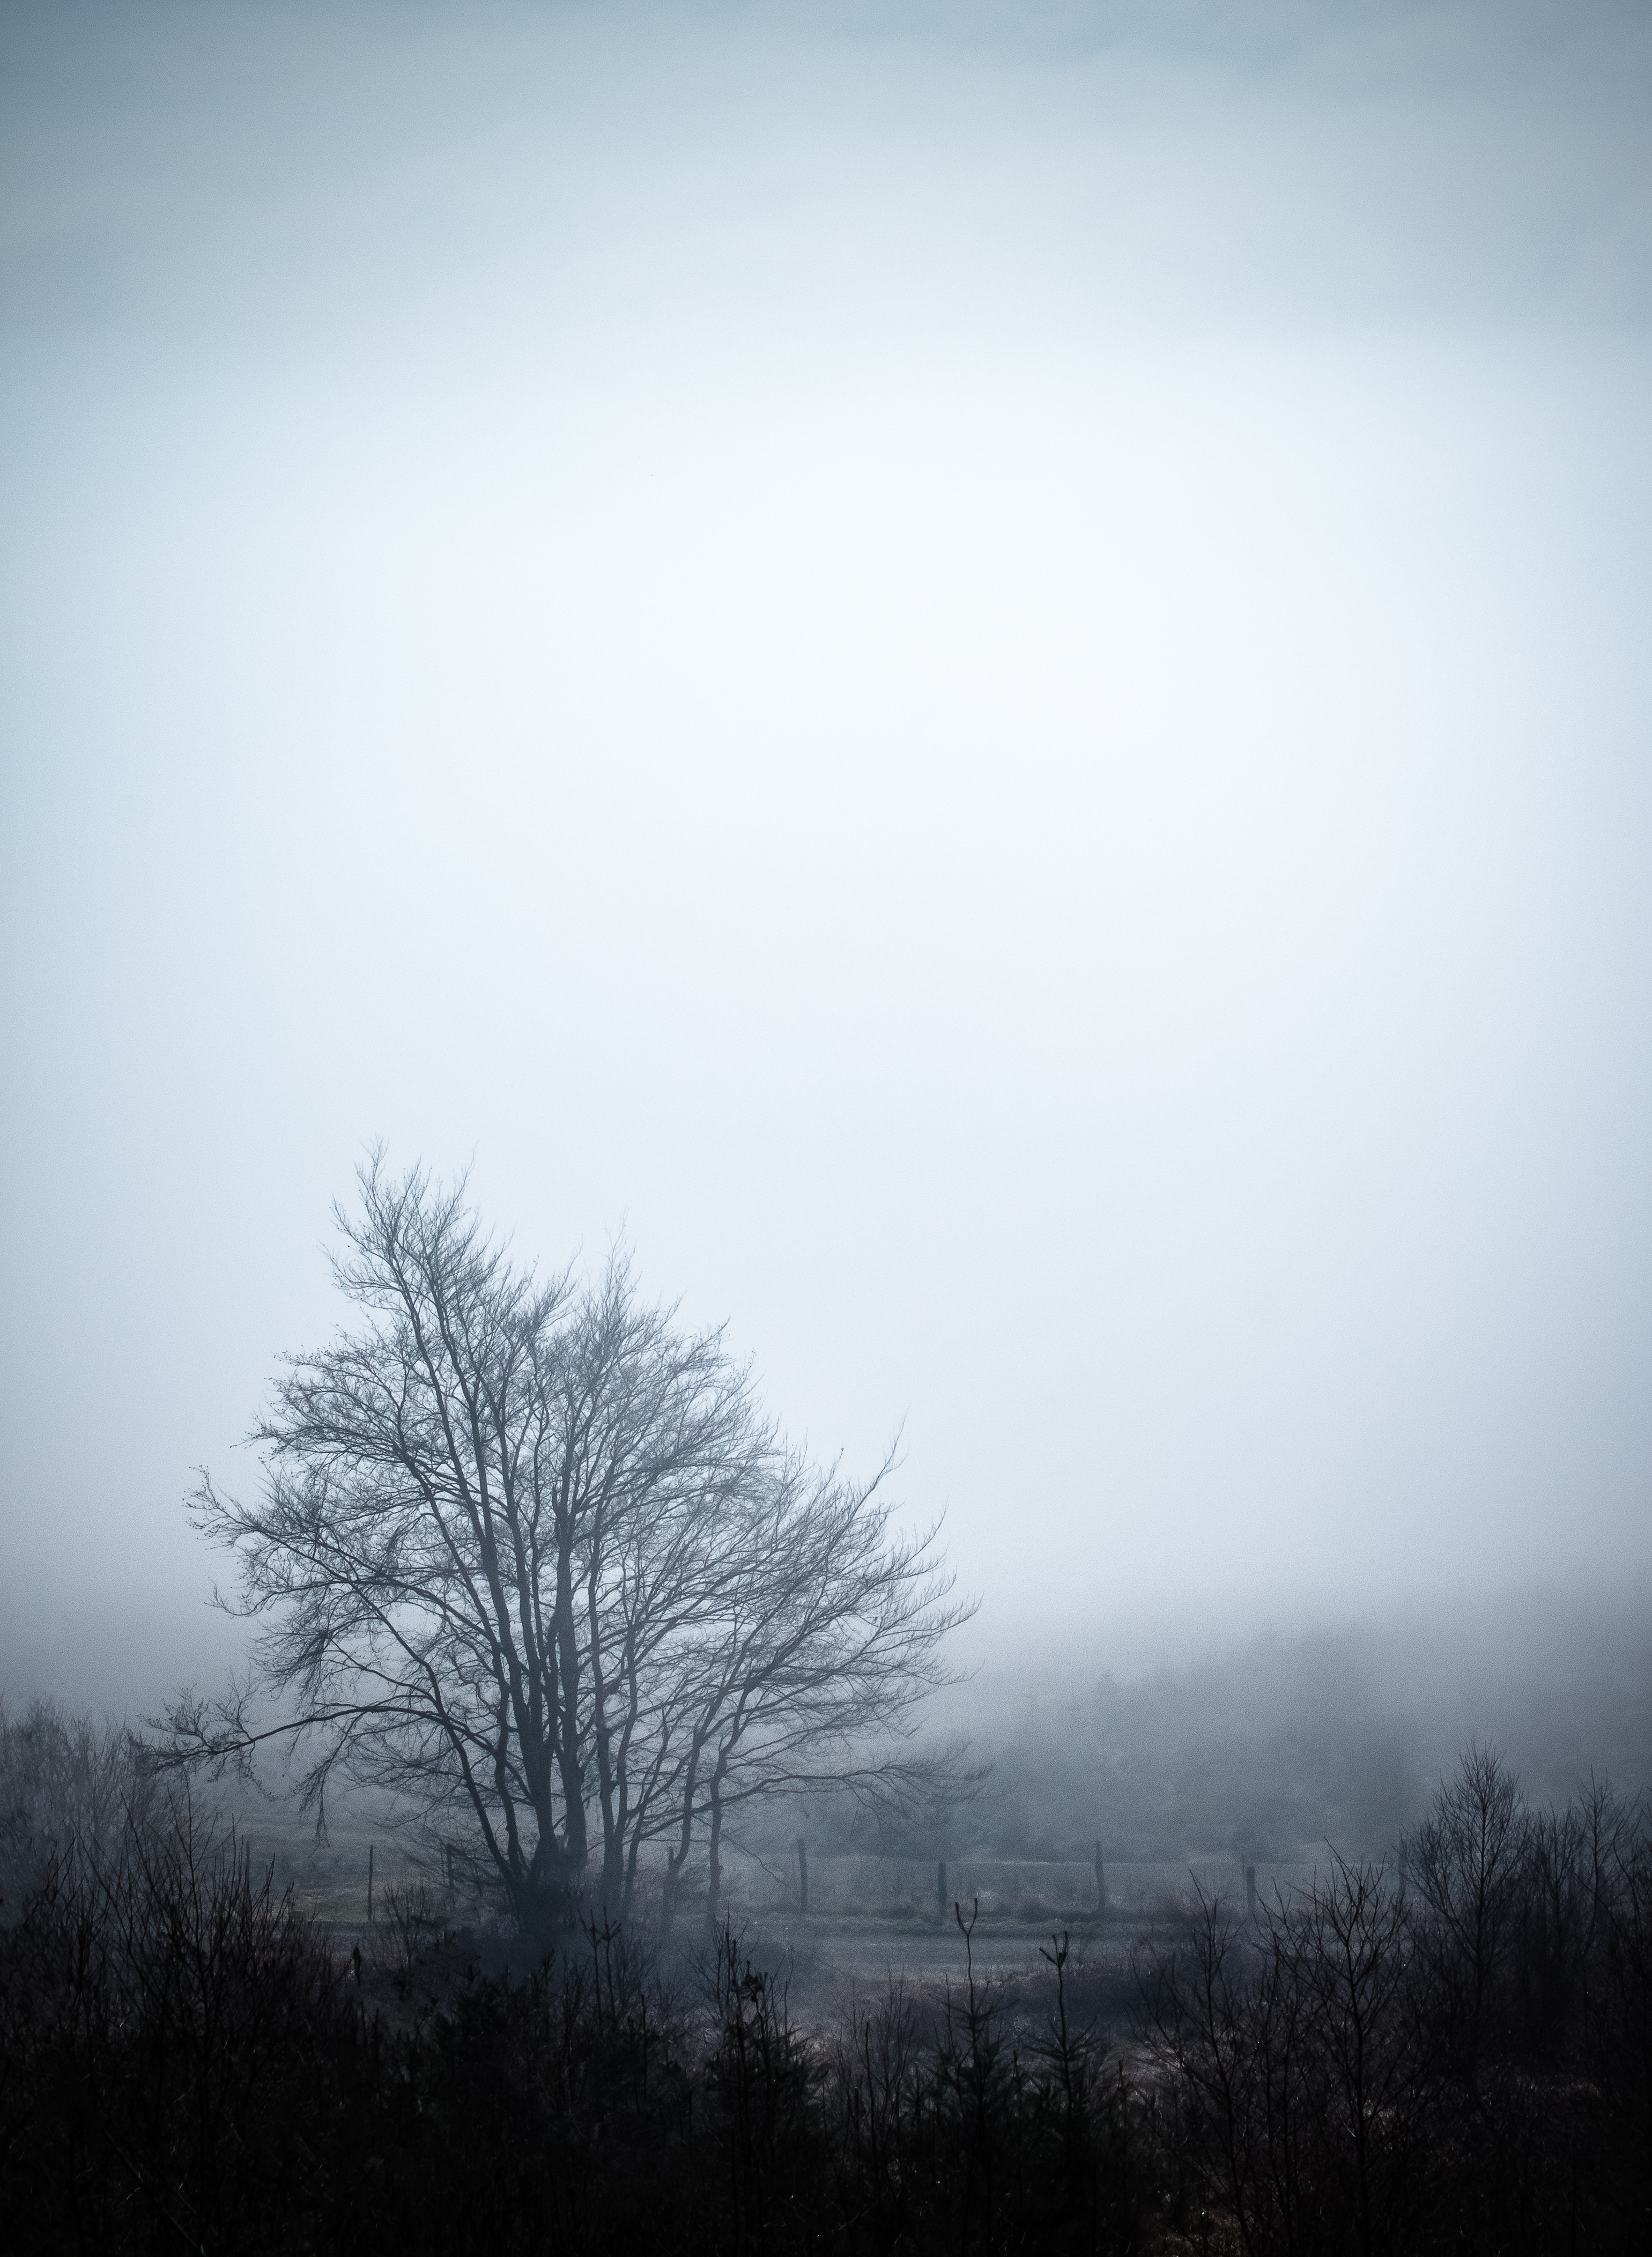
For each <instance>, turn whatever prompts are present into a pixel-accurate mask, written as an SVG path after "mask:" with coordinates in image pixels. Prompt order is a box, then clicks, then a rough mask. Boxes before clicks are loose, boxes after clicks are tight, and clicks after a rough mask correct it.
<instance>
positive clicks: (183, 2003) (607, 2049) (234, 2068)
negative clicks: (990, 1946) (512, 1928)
mask: <svg viewBox="0 0 1652 2257" xmlns="http://www.w3.org/2000/svg"><path fill="white" fill-rule="evenodd" d="M1403 1872H1404V1879H1403V1883H1402V1882H1401V1873H1400V1870H1399V1869H1397V1868H1396V1867H1395V1866H1393V1865H1390V1866H1389V1867H1388V1868H1387V1869H1386V1870H1385V1869H1379V1868H1375V1867H1373V1866H1368V1865H1358V1864H1349V1863H1345V1862H1343V1861H1341V1860H1339V1859H1337V1858H1336V1857H1334V1856H1333V1857H1331V1859H1330V1860H1329V1862H1328V1864H1327V1867H1326V1869H1325V1871H1324V1876H1323V1878H1321V1879H1320V1880H1319V1881H1318V1882H1317V1884H1316V1886H1315V1887H1314V1888H1313V1889H1312V1890H1311V1891H1310V1892H1307V1893H1301V1894H1299V1895H1297V1896H1296V1897H1295V1898H1294V1899H1292V1900H1289V1901H1288V1902H1286V1901H1280V1902H1276V1903H1275V1904H1274V1905H1273V1906H1272V1907H1268V1906H1265V1905H1259V1906H1257V1907H1255V1908H1254V1909H1253V1910H1252V1911H1250V1912H1248V1913H1244V1912H1243V1909H1242V1908H1239V1910H1238V1911H1230V1909H1229V1908H1228V1907H1225V1905H1223V1904H1221V1903H1219V1902H1216V1901H1212V1900H1207V1899H1204V1898H1199V1897H1195V1898H1194V1899H1193V1900H1190V1903H1189V1905H1188V1907H1186V1909H1185V1911H1184V1913H1183V1915H1181V1916H1180V1917H1179V1918H1178V1919H1177V1920H1175V1921H1172V1922H1169V1923H1168V1924H1166V1925H1165V1926H1164V1927H1163V1928H1162V1929H1161V1933H1160V1935H1159V1936H1158V1937H1157V1939H1156V1940H1155V1941H1154V1942H1153V1943H1152V1945H1151V1946H1149V1947H1147V1948H1145V1949H1144V1950H1143V1951H1142V1953H1141V1955H1140V1959H1139V1964H1138V1970H1137V1982H1136V1986H1135V1987H1136V2002H1135V2006H1134V2008H1133V2013H1132V2015H1131V2017H1130V2019H1129V2022H1128V2025H1127V2027H1126V2026H1120V2025H1119V2023H1118V2021H1117V2020H1114V2022H1113V2023H1112V2026H1110V2027H1100V2026H1098V2024H1097V2022H1096V2021H1094V2020H1091V2015H1092V2014H1093V2013H1094V2011H1095V2009H1096V2006H1097V2005H1098V2002H1100V2001H1102V2000H1103V1999H1104V1998H1105V1992H1104V1991H1103V1990H1102V1989H1101V1988H1100V1987H1098V1985H1097V1984H1096V1983H1095V1982H1094V1981H1093V1980H1091V1978H1089V1977H1088V1976H1087V1974H1086V1970H1085V1969H1084V1966H1083V1964H1082V1963H1081V1962H1080V1960H1079V1958H1078V1956H1077V1954H1070V1953H1069V1952H1068V1950H1067V1949H1066V1946H1065V1942H1064V1940H1063V1939H1062V1938H1060V1937H1052V1939H1051V1942H1050V1945H1049V1947H1048V1949H1047V1950H1046V1951H1045V1952H1044V1953H1043V1955H1042V1956H1041V1962H1040V1963H1039V1967H1038V1970H1037V1972H1036V1974H1035V1975H1034V1976H1031V1977H1029V1978H1027V1981H1026V1982H1024V1983H1023V1984H1022V1985H1020V1986H1018V1987H1016V1988H1014V1989H1012V1988H1009V1987H1006V1986H1002V1985H992V1984H988V1983H985V1982H984V1981H983V1980H982V1979H981V1978H979V1976H978V1974H977V1973H976V1972H975V1970H974V1969H973V1966H972V1961H971V1939H970V1935H969V1933H968V1929H969V1926H970V1922H969V1919H968V1915H967V1914H961V1915H960V1920H959V1927H960V1931H961V1932H960V1935H959V1943H958V1970H957V1980H956V1981H955V1982H953V1983H952V1984H951V1985H950V1986H948V1988H947V1989H946V1990H945V1991H944V1992H942V1994H941V1995H940V1996H938V1997H937V1996H935V1995H934V1994H932V1993H923V1994H920V1993H917V1992H912V1991H910V1990H906V1989H903V1988H902V1987H901V1986H900V1985H893V1986H892V1988H891V1989H890V1991H889V1992H888V1994H887V1995H886V1997H884V1998H883V1999H880V2000H879V2001H878V2002H876V2003H875V2004H874V2005H872V2006H870V2007H867V2008H863V2007H854V2008H851V2009H850V2010H849V2011H848V2012H847V2013H845V2015H844V2019H843V2020H842V2021H841V2023H840V2025H839V2026H838V2027H837V2028H836V2029H835V2030H834V2031H831V2032H829V2033H827V2034H823V2035H822V2034H819V2033H808V2034H806V2033H803V2032H801V2031H800V2030H799V2029H798V2028H797V2027H794V2023H793V2021H792V2020H791V2018H790V2015H789V2013H788V2009H787V1999H786V1994H785V1991H784V1989H783V1987H782V1986H781V1985H780V1984H779V1983H778V1982H777V1981H776V1979H775V1978H774V1977H773V1975H772V1974H771V1973H770V1972H768V1971H766V1970H762V1969H760V1968H758V1967H755V1966H753V1965H752V1964H750V1963H748V1962H747V1960H746V1959H745V1956H743V1954H742V1951H741V1949H740V1946H739V1943H738V1939H736V1938H735V1937H734V1936H733V1935H731V1934H730V1933H729V1932H727V1931H726V1930H725V1932H724V1935H723V1936H722V1937H721V1938H720V1939H719V1940H718V1942H717V1944H716V1945H715V1946H713V1947H710V1948H708V1949H707V1951H706V1953H705V1955H704V1956H703V1959H702V1962H701V1963H700V1964H699V1965H698V1967H697V1968H696V1969H694V1970H688V1971H685V1970H683V1969H682V1968H681V1965H680V1966H679V1969H678V1970H677V1973H676V1975H675V1976H674V1978H670V1979H667V1976H666V1975H664V1974H662V1973H661V1971H660V1969H659V1968H658V1967H656V1966H653V1965H651V1964H650V1963H649V1962H648V1961H647V1959H646V1956H644V1954H643V1953H642V1952H641V1951H639V1949H634V1948H633V1947H632V1943H631V1942H630V1940H629V1939H628V1938H627V1937H625V1936H623V1935H618V1934H617V1933H616V1932H615V1931H614V1930H613V1929H612V1928H607V1927H605V1926H603V1925H598V1924H593V1925H591V1926H589V1927H588V1928H585V1929H584V1930H582V1931H579V1932H574V1931H569V1932H568V1935H566V1936H565V1937H564V1938H563V1939H562V1941H561V1942H559V1943H558V1945H557V1948H556V1949H554V1950H553V1951H552V1952H550V1953H549V1954H548V1955H547V1956H545V1957H544V1958H543V1959H542V1961H541V1962H540V1964H539V1965H537V1966H536V1967H535V1968H534V1969H533V1971H531V1972H528V1973H525V1974H520V1975H516V1974H512V1973H511V1972H509V1971H501V1972H495V1973H491V1974H490V1973H488V1972H485V1971H484V1970H483V1969H482V1968H481V1967H479V1966H477V1965H470V1966H469V1967H466V1966H463V1965H455V1966H452V1967H451V1968H450V1969H449V1970H448V1972H447V1973H446V1974H445V1976H444V1978H443V1981H442V1986H441V1996H440V1998H439V1999H427V2000H426V2001H425V2002H423V2003H420V2002H419V1997H418V1993H419V1983H418V1981H417V1980H416V1979H415V1978H416V1977H417V1976H418V1975H419V1972H420V1970H418V1969H417V1968H416V1967H415V1966H414V1965H413V1963H412V1960H411V1957H409V1958H408V1959H407V1960H406V1962H405V1963H403V1964H402V1965H400V1966H399V1968H397V1969H394V1970H392V1971H391V1974H390V1978H389V1982H390V1987H389V1988H385V1969H384V1968H382V1967H381V1968H380V1970H378V1984H379V1991H378V1995H377V1996H376V1995H375V1982H374V1977H373V1974H372V1970H367V1971H366V1972H365V1973H364V1964H363V1962H362V1960H361V1958H360V1956H359V1954H358V1953H352V1955H351V1956H349V1957H344V1956H342V1955H341V1954H340V1953H339V1952H338V1951H337V1950H336V1949H335V1948H334V1947H333V1946H332V1945H330V1944H329V1943H328V1941H327V1940H326V1939H325V1938H323V1937H322V1936H321V1935H319V1934H318V1933H317V1931H316V1930H315V1929H314V1928H313V1927H312V1926H311V1925H310V1924H309V1923H308V1922H307V1921H306V1919H305V1918H304V1917H303V1916H302V1915H301V1914H300V1911H299V1910H298V1908H297V1907H296V1906H295V1905H294V1903H293V1900H292V1898H291V1897H290V1895H289V1896H286V1897H278V1896H277V1895H276V1894H275V1893H273V1892H272V1889H271V1888H269V1887H268V1886H260V1885H259V1883H258V1879H257V1878H256V1877H255V1876H254V1875H253V1874H252V1873H251V1871H249V1869H248V1866H247V1864H246V1863H245V1861H244V1859H243V1858H242V1857H240V1856H239V1855H238V1853H237V1849H236V1845H235V1843H234V1841H233V1839H232V1838H231V1837H225V1836H219V1835H216V1834H215V1833H214V1832H213V1830H212V1829H210V1828H209V1827H204V1826H202V1825H201V1823H200V1822H198V1821H197V1819H196V1817H195V1815H194V1814H193V1813H192V1812H191V1810H190V1808H189V1807H188V1805H187V1802H185V1803H172V1804H163V1803H158V1802H156V1801H153V1800H152V1801H150V1803H149V1804H148V1806H147V1807H146V1808H141V1809H140V1808H137V1807H133V1808H131V1809H130V1810H129V1811H128V1813H127V1815H126V1816H125V1818H124V1822H122V1823H121V1824H120V1825H119V1826H117V1827H115V1828H112V1829H110V1828H106V1829H103V1832H102V1835H101V1836H99V1838H96V1839H77V1840H74V1841H70V1842H67V1843H62V1842H60V1843H57V1844H56V1845H55V1846H54V1847H53V1849H52V1850H51V1852H50V1854H49V1855H47V1856H46V1857H45V1858H44V1861H43V1863H42V1864H40V1866H39V1869H38V1870H37V1871H34V1872H33V1873H32V1876H31V1877H30V1878H29V1879H28V1884H27V1887H26V1892H25V1898H24V1900H23V1902H22V1904H21V1906H19V1905H18V1904H16V1903H13V1904H12V1905H10V1906H8V1907H5V1917H6V1918H7V1919H8V1920H9V1921H10V1925H8V1926H7V1927H5V1928H4V1930H0V2173H3V2175H4V2184H3V2186H0V2217H4V2239H5V2242H6V2245H7V2246H8V2247H9V2248H11V2249H13V2250H17V2251H18V2252H24V2251H34V2250H42V2251H46V2250H50V2251H53V2252H58V2251H66V2250H85V2251H97V2252H124V2251H139V2250H142V2251H155V2252H163V2251H164V2252H170V2253H177V2252H179V2251H180V2250H182V2249H185V2248H188V2249H192V2250H196V2251H200V2252H205V2253H207V2257H220V2253H223V2257H229V2253H230V2252H242V2251H245V2252H262V2251H271V2252H276V2251H279V2252H288V2251H292V2252H299V2251H317V2252H331V2251H335V2250H337V2251H341V2252H342V2251H350V2252H358V2253H359V2252H368V2251H378V2250H384V2251H386V2252H390V2251H394V2252H397V2253H414V2252H421V2251H427V2250H428V2251H433V2252H434V2251H441V2252H444V2253H448V2252H462V2251H470V2250H475V2251H477V2252H482V2251H486V2252H488V2253H490V2257H500V2253H509V2252H515V2251H528V2250H533V2251H535V2252H561V2251H566V2252H568V2253H587V2252H592V2253H595V2252H607V2251H615V2252H619V2251H625V2252H630V2251H633V2250H641V2249H659V2250H660V2251H671V2252H678V2251H681V2252H697V2251H704V2252H713V2251H716V2252H722V2251H753V2252H756V2251H769V2250H774V2251H791V2250H806V2249H807V2250H815V2249H819V2250H840V2251H844V2252H853V2253H862V2252H865V2253H873V2252H877V2253H890V2257H893V2253H896V2252H900V2253H908V2252H912V2253H916V2252H927V2251H930V2250H935V2251H937V2252H938V2251H942V2250H944V2251H946V2252H949V2253H967V2252H969V2251H980V2252H985V2251H998V2250H1004V2251H1008V2250H1027V2251H1047V2250H1048V2251H1090V2250H1105V2251H1113V2252H1124V2251H1144V2252H1146V2251H1155V2250H1173V2249H1197V2250H1210V2251H1216V2250H1228V2249H1232V2250H1235V2251H1242V2252H1244V2253H1246V2257H1262V2253H1269V2257H1271V2253H1274V2252H1276V2251H1277V2252H1290V2253H1302V2257H1311V2253H1317V2252H1321V2251H1324V2252H1344V2251H1349V2252H1352V2251H1359V2252H1361V2253H1368V2252H1376V2251H1382V2252H1395V2253H1398V2252H1405V2253H1416V2252H1429V2251H1433V2250H1436V2249H1437V2250H1441V2251H1445V2250H1451V2251H1453V2252H1481V2251H1484V2252H1488V2253H1489V2252H1501V2251H1544V2252H1548V2251H1574V2250H1575V2251H1585V2250H1586V2251H1591V2252H1595V2251H1619V2250H1621V2251H1626V2252H1627V2251H1636V2252H1641V2251H1644V2250H1646V2249H1647V2248H1648V2246H1652V2016H1649V2014H1648V2003H1649V2000H1652V1835H1649V1832H1648V1825H1647V1823H1646V1820H1645V1816H1644V1814H1643V1812H1642V1811H1641V1809H1640V1808H1638V1807H1634V1806H1630V1807H1625V1806H1622V1805H1620V1804H1618V1803H1617V1802H1615V1801H1613V1798H1612V1797H1611V1795H1610V1794H1607V1793H1606V1792H1605V1791H1604V1790H1602V1791H1600V1792H1598V1793H1594V1794H1592V1795H1591V1796H1589V1797H1588V1798H1587V1799H1585V1801H1581V1802H1578V1803H1574V1804H1573V1805H1572V1806H1571V1807H1570V1808H1567V1809H1566V1810H1564V1811H1561V1812H1550V1813H1543V1814H1534V1813H1531V1812H1528V1810H1527V1809H1526V1808H1524V1807H1523V1805H1522V1803H1521V1798H1520V1795H1519V1794H1518V1791H1517V1789H1516V1787H1515V1786H1514V1781H1513V1780H1512V1779H1510V1778H1509V1777H1508V1775H1507V1772H1504V1771H1503V1770H1502V1769H1501V1768H1500V1766H1499V1765H1498V1764H1497V1762H1496V1761H1495V1759H1494V1758H1490V1757H1487V1756H1486V1755H1484V1754H1481V1753H1479V1752H1478V1751H1470V1754H1469V1755H1468V1756H1467V1757H1466V1758H1465V1760H1464V1764H1463V1766H1462V1770H1461V1773H1460V1775H1459V1776H1458V1779H1457V1780H1456V1781H1455V1782H1454V1783H1453V1784H1452V1785H1451V1786H1449V1787H1447V1788H1445V1789H1444V1790H1443V1791H1442V1793H1441V1794H1440V1796H1439V1798H1438V1800H1437V1803H1436V1806H1435V1808H1434V1810H1433V1813H1432V1815H1431V1816H1430V1819H1429V1821H1428V1822H1426V1823H1425V1824H1424V1826H1423V1827H1422V1828H1421V1829H1418V1830H1417V1832H1416V1833H1415V1835H1414V1836H1411V1837H1410V1838H1409V1840H1408V1843H1407V1849H1406V1859H1405V1864H1404V1868H1403ZM424 1971H425V1973H426V1974H427V1975H428V1974H429V1972H430V1970H429V1969H428V1968H427V1969H426V1970H424Z"/></svg>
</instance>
